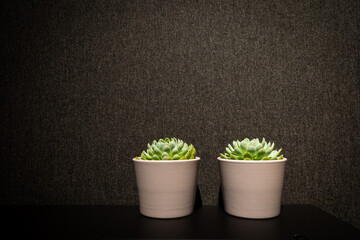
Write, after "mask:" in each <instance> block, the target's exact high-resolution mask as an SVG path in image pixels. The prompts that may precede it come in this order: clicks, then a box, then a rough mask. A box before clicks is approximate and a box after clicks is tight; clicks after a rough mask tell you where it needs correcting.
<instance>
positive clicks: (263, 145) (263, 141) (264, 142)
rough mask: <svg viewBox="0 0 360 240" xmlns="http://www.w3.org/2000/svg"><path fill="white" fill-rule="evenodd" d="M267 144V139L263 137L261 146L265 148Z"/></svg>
mask: <svg viewBox="0 0 360 240" xmlns="http://www.w3.org/2000/svg"><path fill="white" fill-rule="evenodd" d="M265 144H266V141H265V138H263V139H262V141H261V147H262V148H265Z"/></svg>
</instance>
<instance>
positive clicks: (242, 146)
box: [220, 138, 283, 160]
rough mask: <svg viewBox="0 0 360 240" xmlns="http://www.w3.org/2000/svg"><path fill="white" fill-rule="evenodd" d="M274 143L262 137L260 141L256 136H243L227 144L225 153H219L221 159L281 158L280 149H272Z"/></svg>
mask: <svg viewBox="0 0 360 240" xmlns="http://www.w3.org/2000/svg"><path fill="white" fill-rule="evenodd" d="M273 149H274V143H272V144H271V143H270V142H266V141H265V138H263V140H262V142H260V141H259V139H258V138H255V139H252V140H251V141H250V140H249V139H248V138H245V139H244V140H242V141H241V142H240V141H239V140H236V141H233V143H232V145H231V144H229V145H228V147H227V148H226V153H224V154H222V153H220V157H221V158H223V159H233V160H280V159H282V158H283V155H280V156H279V154H280V153H281V150H282V149H280V150H273Z"/></svg>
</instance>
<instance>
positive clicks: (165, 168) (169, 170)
mask: <svg viewBox="0 0 360 240" xmlns="http://www.w3.org/2000/svg"><path fill="white" fill-rule="evenodd" d="M199 161H200V158H199V157H196V158H195V159H186V160H168V161H165V160H161V161H156V160H142V159H136V158H134V159H133V162H134V166H135V174H136V184H137V190H138V195H139V204H140V213H141V214H143V215H145V216H148V217H153V218H178V217H184V216H187V215H190V214H191V213H192V212H193V211H194V203H195V195H196V186H197V175H198V168H199Z"/></svg>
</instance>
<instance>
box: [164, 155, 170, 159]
mask: <svg viewBox="0 0 360 240" xmlns="http://www.w3.org/2000/svg"><path fill="white" fill-rule="evenodd" d="M163 160H171V157H170V156H169V155H166V156H165V157H163Z"/></svg>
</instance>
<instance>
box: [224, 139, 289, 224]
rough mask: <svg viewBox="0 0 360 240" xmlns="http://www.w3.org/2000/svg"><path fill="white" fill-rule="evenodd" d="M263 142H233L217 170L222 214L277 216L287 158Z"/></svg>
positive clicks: (256, 140)
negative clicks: (222, 206)
mask: <svg viewBox="0 0 360 240" xmlns="http://www.w3.org/2000/svg"><path fill="white" fill-rule="evenodd" d="M280 153H281V149H280V150H274V143H272V144H271V143H270V142H266V141H265V139H264V138H263V140H262V142H260V141H259V139H257V138H256V139H252V140H251V141H250V140H249V139H248V138H245V139H244V140H242V141H239V140H237V141H233V143H232V145H231V144H229V145H228V147H227V148H226V152H225V153H224V154H220V157H219V158H218V160H219V166H220V175H221V188H222V196H223V201H224V208H225V211H226V212H227V213H229V214H231V215H234V216H237V217H244V218H259V219H261V218H271V217H275V216H277V215H279V214H280V208H281V196H282V188H283V179H284V172H285V163H286V160H287V159H286V158H283V155H280Z"/></svg>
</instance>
